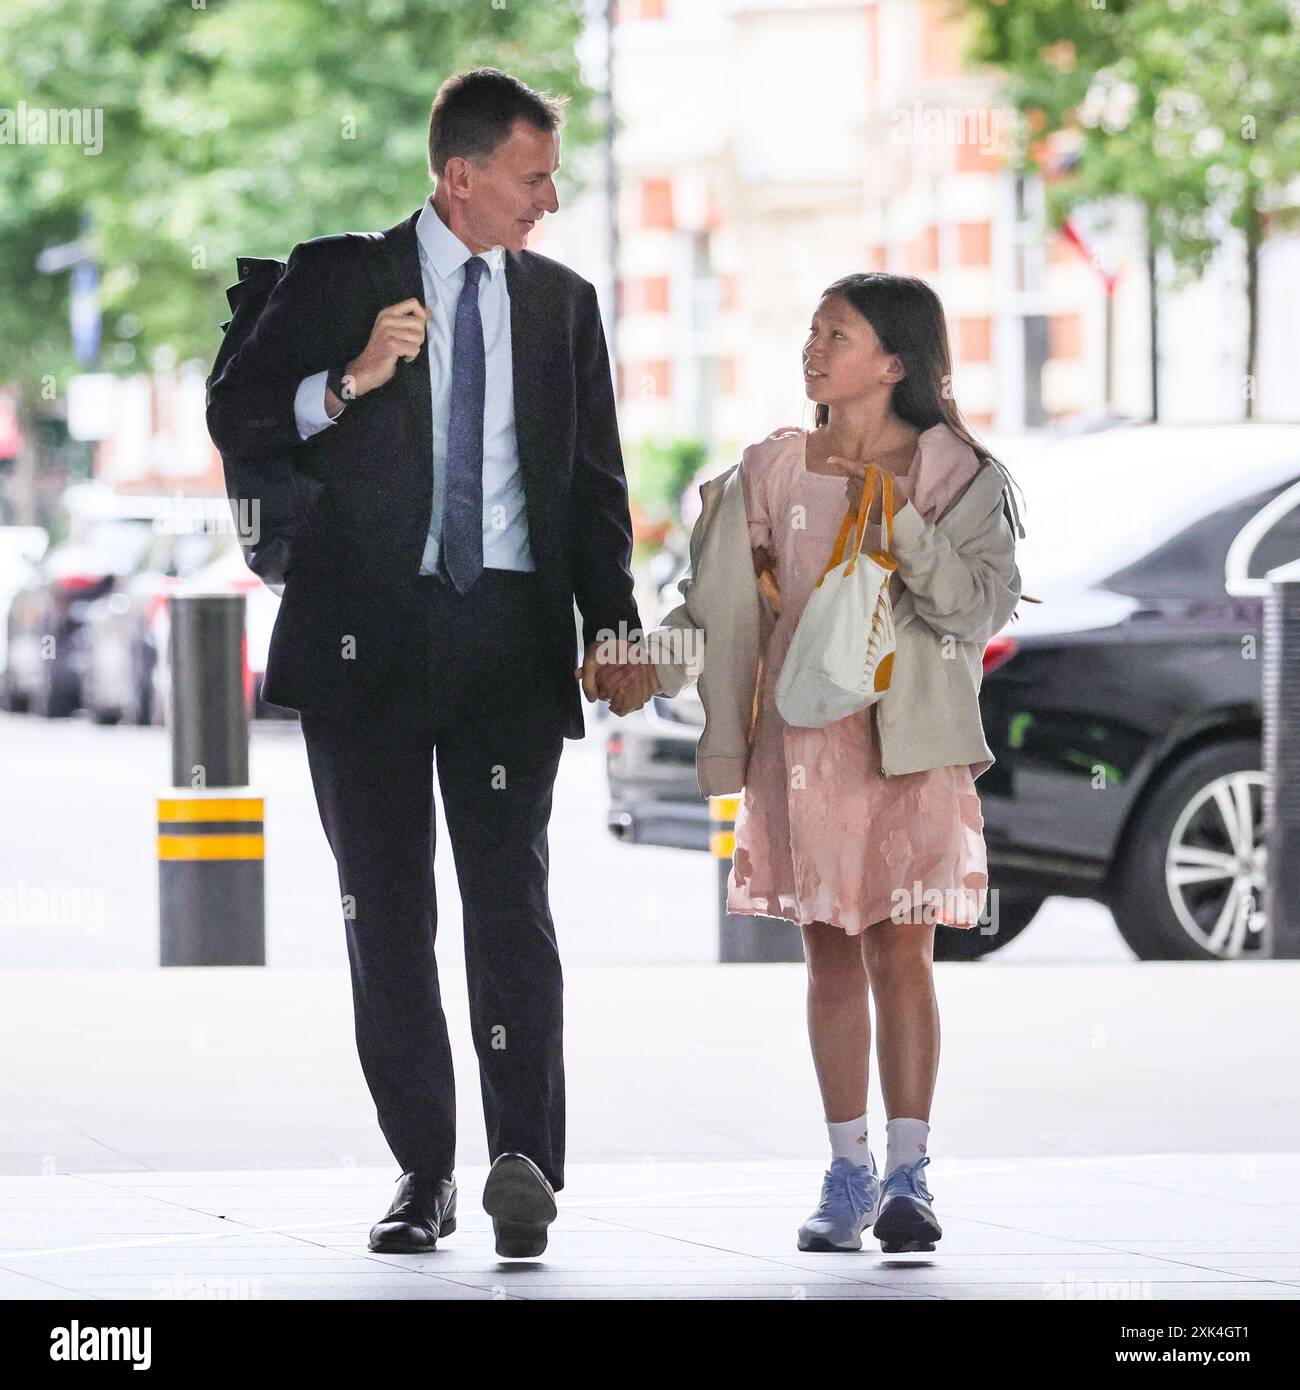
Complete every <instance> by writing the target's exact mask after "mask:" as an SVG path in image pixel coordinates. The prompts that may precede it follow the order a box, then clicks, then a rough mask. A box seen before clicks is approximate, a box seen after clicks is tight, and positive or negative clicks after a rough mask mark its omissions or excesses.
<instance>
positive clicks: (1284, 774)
mask: <svg viewBox="0 0 1300 1390" xmlns="http://www.w3.org/2000/svg"><path fill="white" fill-rule="evenodd" d="M1268 579H1269V582H1270V584H1271V586H1272V587H1271V589H1270V591H1269V593H1268V595H1267V596H1266V598H1265V600H1264V846H1265V854H1264V857H1265V866H1266V870H1267V876H1266V878H1265V880H1264V941H1263V943H1262V951H1261V954H1262V955H1264V956H1266V957H1271V958H1272V959H1274V960H1300V563H1296V564H1290V565H1284V566H1282V567H1281V568H1280V569H1274V570H1270V571H1269V573H1268Z"/></svg>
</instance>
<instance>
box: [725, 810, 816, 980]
mask: <svg viewBox="0 0 1300 1390" xmlns="http://www.w3.org/2000/svg"><path fill="white" fill-rule="evenodd" d="M739 809H740V798H739V797H738V796H711V797H710V798H709V852H710V853H711V854H712V855H713V857H714V859H715V860H716V861H717V865H718V960H719V961H721V962H722V963H723V964H724V965H744V964H751V963H752V964H757V963H762V962H773V961H792V960H802V959H803V934H802V933H801V932H800V930H799V928H798V927H797V926H795V924H794V923H793V922H787V921H786V920H785V919H784V918H783V917H756V916H752V915H751V914H749V913H745V912H728V911H727V880H728V878H729V877H730V875H731V861H732V856H733V855H734V854H735V852H736V812H737V811H738V810H739Z"/></svg>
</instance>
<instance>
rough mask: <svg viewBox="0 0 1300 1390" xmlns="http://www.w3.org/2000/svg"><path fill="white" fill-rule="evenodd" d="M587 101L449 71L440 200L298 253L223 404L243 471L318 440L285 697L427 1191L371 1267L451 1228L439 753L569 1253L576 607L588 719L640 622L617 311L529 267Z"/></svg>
mask: <svg viewBox="0 0 1300 1390" xmlns="http://www.w3.org/2000/svg"><path fill="white" fill-rule="evenodd" d="M562 112H563V100H562V99H561V100H554V99H552V98H549V97H546V96H543V95H541V94H539V93H537V92H534V91H533V90H532V89H531V88H529V87H527V86H525V85H524V84H523V83H521V82H518V81H517V80H516V79H514V78H512V77H510V76H508V75H507V74H505V73H502V72H499V71H496V70H494V69H479V70H477V71H474V72H470V73H463V74H460V75H458V76H456V77H453V78H451V79H449V80H448V81H447V82H445V83H444V84H443V86H442V88H441V89H440V91H439V93H438V96H437V99H436V100H435V102H434V106H433V112H432V117H431V121H430V129H429V168H430V173H431V176H432V177H433V178H434V180H435V190H434V193H433V195H432V197H431V198H430V199H429V200H428V202H427V203H426V204H425V205H424V207H423V208H421V209H420V210H419V211H418V212H416V213H414V214H413V215H412V216H410V217H409V218H406V219H405V220H404V221H402V222H400V223H398V224H397V225H396V226H395V227H391V228H389V230H388V231H386V232H384V233H383V234H382V235H381V236H379V237H374V236H366V235H359V234H345V235H342V236H327V237H320V238H318V239H316V240H313V241H308V242H305V243H303V244H302V245H300V246H297V247H296V248H295V249H294V251H293V254H292V255H291V257H290V259H289V262H288V265H287V267H286V270H285V274H284V276H283V278H282V279H281V280H280V282H279V284H278V285H277V286H276V288H275V290H274V292H273V294H272V296H271V298H270V300H269V301H268V302H267V305H266V307H265V309H264V310H263V312H262V314H261V316H260V317H259V318H258V320H257V324H256V326H255V328H254V329H253V331H252V333H251V334H250V336H249V337H248V339H247V341H246V342H245V343H244V345H243V346H242V348H241V349H240V350H239V351H238V352H237V353H236V354H235V355H234V356H233V357H232V358H231V360H230V361H229V363H228V364H227V365H226V367H225V369H224V370H223V372H222V373H221V375H220V376H219V377H218V378H217V379H216V380H215V381H214V382H213V384H212V389H211V392H210V398H209V409H208V423H209V429H210V432H211V434H212V437H213V439H214V440H215V441H216V443H217V445H218V447H219V448H220V449H221V450H222V452H223V454H226V455H237V456H240V457H242V458H244V459H255V458H256V457H258V456H259V455H260V456H265V455H267V454H268V453H271V452H273V451H276V450H281V451H283V450H284V449H288V448H291V449H292V450H293V457H294V462H295V481H296V485H299V486H300V487H301V489H302V492H303V493H304V495H305V496H306V497H307V499H308V510H307V517H306V521H305V523H304V524H303V526H302V528H301V531H300V532H299V534H298V535H297V536H296V537H295V538H294V539H293V542H292V552H291V557H290V559H289V562H288V565H287V567H286V571H285V574H286V582H285V588H284V594H283V599H282V603H281V608H280V613H279V617H278V619H277V622H276V626H275V631H274V634H273V636H272V640H271V649H270V655H269V660H268V664H267V672H266V683H265V690H264V693H265V695H266V698H267V699H268V700H270V701H272V702H273V703H275V704H279V705H285V706H288V707H289V708H293V709H297V710H298V711H299V712H300V714H301V719H302V728H303V735H304V738H305V741H306V745H307V753H308V759H309V763H310V767H311V775H312V781H313V785H314V787H315V792H316V799H317V804H318V806H319V808H320V814H321V820H322V823H323V825H324V828H325V832H326V835H327V837H328V839H329V842H330V846H331V848H332V850H333V852H334V855H335V858H336V860H337V863H338V871H339V886H340V889H341V892H342V895H343V896H342V901H343V908H344V922H345V928H346V931H347V939H348V956H349V961H350V965H351V972H352V984H353V1001H354V1008H355V1015H356V1035H357V1043H358V1049H359V1052H360V1058H361V1064H362V1069H363V1071H364V1073H365V1077H366V1081H367V1084H368V1086H369V1088H370V1092H371V1095H372V1096H373V1097H374V1100H375V1105H376V1109H377V1112H378V1118H379V1124H380V1128H381V1129H382V1131H383V1134H384V1137H385V1139H386V1140H387V1141H388V1144H389V1146H390V1147H391V1149H392V1151H393V1154H394V1156H395V1158H396V1159H397V1162H398V1164H399V1165H400V1167H401V1170H402V1176H401V1179H400V1181H399V1185H398V1189H397V1194H396V1196H395V1198H394V1200H393V1203H392V1205H391V1206H390V1208H389V1211H388V1213H387V1214H386V1216H385V1217H384V1218H383V1220H381V1221H380V1222H379V1223H378V1224H377V1225H376V1226H375V1227H374V1228H373V1230H372V1231H371V1236H370V1247H371V1249H374V1250H385V1251H392V1250H400V1251H415V1250H428V1249H432V1248H433V1247H434V1246H435V1244H436V1242H437V1240H438V1237H439V1235H440V1234H446V1233H448V1232H449V1231H451V1230H453V1229H454V1228H455V1203H456V1188H455V1181H454V1176H453V1166H454V1153H455V1100H454V1092H453V1081H452V1066H451V1052H450V1047H449V1044H448V1038H447V1028H446V1023H445V1020H444V1017H443V1012H442V1007H441V1003H440V999H439V987H438V974H437V967H436V964H435V959H434V935H435V928H436V920H437V910H436V904H435V895H434V877H433V852H434V845H433V835H434V829H433V827H434V817H433V792H432V771H431V764H432V760H433V756H434V753H435V751H436V755H437V768H438V781H439V786H440V788H441V791H442V798H443V805H444V809H445V811H446V816H447V826H448V831H449V834H450V838H451V844H452V852H453V855H454V858H455V863H456V872H457V878H458V882H459V886H460V893H461V900H462V905H463V908H464V919H465V961H466V969H467V973H468V983H469V993H470V1010H471V1021H472V1030H473V1037H474V1044H475V1048H476V1050H477V1053H478V1058H479V1070H480V1079H481V1085H482V1094H483V1107H484V1113H485V1118H486V1123H487V1135H488V1143H489V1149H490V1152H491V1156H492V1158H493V1166H492V1171H491V1173H490V1174H489V1178H488V1183H487V1186H486V1188H485V1190H484V1206H485V1208H486V1209H487V1210H488V1212H489V1214H490V1215H491V1216H492V1218H493V1224H494V1229H495V1231H496V1240H497V1250H498V1252H499V1253H500V1254H503V1255H530V1254H539V1253H541V1251H542V1250H543V1249H544V1248H545V1246H546V1228H547V1226H548V1224H549V1223H550V1221H551V1220H553V1219H554V1216H555V1201H554V1193H555V1192H556V1191H558V1190H559V1189H560V1188H561V1187H562V1186H563V1175H564V1174H563V1166H564V1072H563V1063H562V1051H561V1002H562V985H561V972H560V961H559V955H558V952H557V948H556V941H555V931H554V926H553V923H552V920H551V914H550V908H549V905H548V901H547V870H548V857H547V822H548V819H549V816H550V808H551V794H552V787H553V784H554V780H555V775H556V771H557V768H558V764H559V758H560V752H561V749H562V746H563V741H564V739H565V738H566V737H569V738H581V737H582V736H583V717H582V707H581V702H580V699H579V693H578V692H579V687H578V683H577V681H576V680H575V657H576V656H577V654H578V647H577V641H576V625H575V619H574V601H575V598H576V601H577V605H578V608H579V610H580V613H581V619H582V637H583V643H584V645H585V648H586V651H585V656H584V668H583V669H584V688H585V690H586V692H587V694H588V697H589V698H591V697H592V696H593V695H594V694H595V692H596V689H597V685H598V675H597V672H596V671H595V661H596V656H595V652H596V650H597V647H598V644H599V643H600V642H601V640H602V638H603V637H606V636H608V635H611V634H612V635H616V636H618V637H623V636H627V635H632V634H635V633H636V632H637V631H638V630H639V628H640V620H639V617H638V613H637V607H636V603H635V600H634V598H633V593H632V577H631V573H630V570H629V561H630V556H631V546H632V535H631V523H630V519H629V515H628V501H627V486H626V482H625V478H624V473H623V462H622V455H621V451H620V446H619V439H618V430H617V422H616V419H615V411H614V393H613V390H612V387H611V382H610V371H609V360H608V354H607V350H606V346H605V337H604V333H603V330H602V327H601V319H600V312H599V308H598V305H597V300H596V292H595V290H594V289H593V287H592V286H591V284H589V283H588V282H587V281H586V280H584V279H583V278H582V277H581V276H579V275H577V274H575V273H574V272H573V271H572V270H570V269H568V268H567V267H566V266H564V265H561V264H560V263H558V262H556V261H553V260H551V259H549V258H547V257H545V256H539V255H537V254H535V253H533V252H530V251H527V250H525V243H526V241H527V238H528V233H529V231H530V230H531V228H532V226H533V225H535V224H536V222H538V221H540V220H541V218H542V217H544V216H545V215H546V214H547V213H548V212H549V213H553V212H555V211H556V210H557V208H558V201H557V199H556V194H555V185H554V182H553V178H552V175H553V174H554V172H555V169H556V168H557V167H558V164H559V134H560V124H561V119H562ZM602 689H603V686H602Z"/></svg>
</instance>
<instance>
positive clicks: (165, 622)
mask: <svg viewBox="0 0 1300 1390" xmlns="http://www.w3.org/2000/svg"><path fill="white" fill-rule="evenodd" d="M169 587H170V589H171V590H174V589H175V588H176V587H183V588H185V589H187V590H191V589H205V590H213V591H216V592H233V593H242V594H244V595H245V607H244V692H245V696H246V698H247V701H248V708H249V713H250V714H251V715H252V716H253V717H254V718H257V719H296V718H297V717H298V715H297V711H296V710H291V709H284V708H282V707H281V706H279V705H270V704H267V703H266V701H265V700H264V699H263V698H262V683H263V681H264V680H265V679H266V656H267V652H268V651H270V648H271V629H272V628H273V627H274V626H275V618H276V614H277V613H278V612H279V611H280V597H279V595H278V594H276V593H274V592H273V591H272V590H270V589H268V588H267V587H266V585H265V584H263V583H262V581H261V580H260V579H259V578H258V577H257V575H255V574H253V573H252V571H251V570H250V569H249V568H248V565H247V564H246V563H245V561H244V554H243V551H242V550H241V549H240V548H239V542H238V540H237V538H236V536H235V534H234V533H233V532H232V531H226V532H224V533H223V534H222V535H221V536H220V538H219V540H218V544H217V545H216V547H215V548H214V550H213V551H212V553H211V554H210V555H209V556H208V557H207V559H206V561H205V563H204V564H203V565H202V566H201V567H200V568H198V569H196V570H194V571H193V572H192V573H191V574H190V575H189V577H188V579H187V580H186V581H185V582H184V583H183V584H181V583H180V581H173V583H172V585H171V586H169ZM170 629H171V611H170V609H169V607H168V605H167V604H166V603H159V604H158V605H157V607H156V608H155V610H154V616H153V624H152V629H151V645H152V647H153V649H154V651H155V652H157V653H158V654H159V656H160V657H163V656H165V655H166V653H167V643H168V640H169V637H170ZM170 696H171V667H170V666H169V664H168V663H167V661H166V660H156V661H155V663H154V666H153V685H152V692H151V697H150V704H151V709H152V711H153V722H154V723H155V724H161V723H162V722H164V718H165V712H166V709H167V701H168V700H169V698H170Z"/></svg>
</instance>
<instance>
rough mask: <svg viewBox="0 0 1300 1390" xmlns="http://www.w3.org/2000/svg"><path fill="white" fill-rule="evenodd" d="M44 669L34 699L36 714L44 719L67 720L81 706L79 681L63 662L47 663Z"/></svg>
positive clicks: (75, 674)
mask: <svg viewBox="0 0 1300 1390" xmlns="http://www.w3.org/2000/svg"><path fill="white" fill-rule="evenodd" d="M45 667H46V669H45V680H44V682H43V684H42V686H41V689H40V691H39V693H38V694H37V697H36V704H37V707H38V712H39V713H40V714H43V715H44V716H45V717H46V719H67V718H68V717H69V715H72V714H75V713H76V712H77V709H78V708H79V707H80V705H81V681H80V680H79V679H78V677H77V673H76V672H75V671H73V670H71V669H70V668H69V666H68V664H67V662H65V661H48V662H46V663H45Z"/></svg>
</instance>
